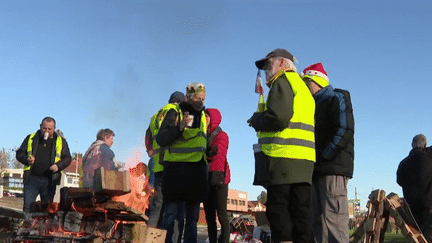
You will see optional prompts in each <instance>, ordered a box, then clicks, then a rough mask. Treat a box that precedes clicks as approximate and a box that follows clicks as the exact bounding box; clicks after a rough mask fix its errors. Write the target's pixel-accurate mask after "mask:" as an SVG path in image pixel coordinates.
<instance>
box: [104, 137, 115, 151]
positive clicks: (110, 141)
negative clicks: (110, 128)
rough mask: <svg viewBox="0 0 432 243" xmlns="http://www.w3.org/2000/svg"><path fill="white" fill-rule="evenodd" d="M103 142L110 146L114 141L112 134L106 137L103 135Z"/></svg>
mask: <svg viewBox="0 0 432 243" xmlns="http://www.w3.org/2000/svg"><path fill="white" fill-rule="evenodd" d="M104 142H105V144H106V145H108V147H110V148H111V146H112V145H113V143H114V136H112V135H110V136H108V137H105V138H104Z"/></svg>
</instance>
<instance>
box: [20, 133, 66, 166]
mask: <svg viewBox="0 0 432 243" xmlns="http://www.w3.org/2000/svg"><path fill="white" fill-rule="evenodd" d="M34 136H36V133H32V134H31V135H30V137H29V140H28V142H27V155H28V157H29V158H30V156H32V151H33V138H34ZM55 146H56V147H55V151H56V154H55V158H54V163H58V162H59V161H60V160H61V151H62V148H63V140H62V138H61V137H60V136H57V140H56V145H55ZM30 169H31V165H26V166H24V171H26V170H30Z"/></svg>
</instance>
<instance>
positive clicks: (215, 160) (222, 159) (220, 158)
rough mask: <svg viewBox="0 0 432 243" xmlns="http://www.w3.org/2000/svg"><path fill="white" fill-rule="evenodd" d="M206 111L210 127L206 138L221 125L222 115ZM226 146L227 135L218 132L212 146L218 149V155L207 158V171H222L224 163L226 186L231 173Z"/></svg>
mask: <svg viewBox="0 0 432 243" xmlns="http://www.w3.org/2000/svg"><path fill="white" fill-rule="evenodd" d="M206 111H207V113H208V114H209V116H210V125H209V131H208V136H210V134H211V132H213V130H214V129H215V128H216V127H218V126H219V124H220V123H221V121H222V115H221V113H220V111H219V110H218V109H214V108H208V109H207V110H206ZM228 145H229V138H228V134H226V132H224V131H221V132H219V133H218V135H217V136H216V137H215V139H214V140H213V144H212V147H214V146H217V147H218V153H217V154H216V155H215V156H213V157H207V160H208V162H209V171H224V170H225V163H226V174H225V184H227V185H228V183H230V181H231V173H230V168H229V164H228V160H227V152H228Z"/></svg>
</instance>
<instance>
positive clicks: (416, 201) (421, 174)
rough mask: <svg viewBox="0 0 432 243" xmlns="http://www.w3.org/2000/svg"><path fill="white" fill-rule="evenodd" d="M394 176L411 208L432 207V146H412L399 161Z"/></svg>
mask: <svg viewBox="0 0 432 243" xmlns="http://www.w3.org/2000/svg"><path fill="white" fill-rule="evenodd" d="M396 176H397V183H398V184H399V185H400V186H401V187H402V190H403V194H404V198H405V199H406V201H407V202H408V204H409V205H410V207H411V208H412V209H414V210H422V209H430V208H432V147H427V148H424V149H422V148H413V149H412V150H411V151H410V153H409V155H408V156H407V157H406V158H405V159H403V160H402V161H401V162H400V164H399V167H398V169H397V172H396Z"/></svg>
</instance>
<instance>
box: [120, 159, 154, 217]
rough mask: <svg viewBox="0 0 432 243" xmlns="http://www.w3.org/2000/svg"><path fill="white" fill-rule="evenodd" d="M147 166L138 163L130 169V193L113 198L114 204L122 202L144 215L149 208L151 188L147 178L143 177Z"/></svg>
mask: <svg viewBox="0 0 432 243" xmlns="http://www.w3.org/2000/svg"><path fill="white" fill-rule="evenodd" d="M146 170H147V166H146V165H145V164H144V163H143V162H140V163H138V164H137V166H135V167H133V168H130V169H129V172H130V188H131V192H130V193H128V194H125V195H121V196H116V197H113V198H112V200H113V201H116V202H123V203H124V204H125V205H126V206H128V207H131V208H134V209H137V210H138V211H140V212H142V213H144V212H145V211H146V210H147V208H148V207H149V203H150V200H149V198H150V196H151V195H152V189H153V188H152V187H151V185H150V184H149V178H148V177H147V176H146V175H145V173H146Z"/></svg>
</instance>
